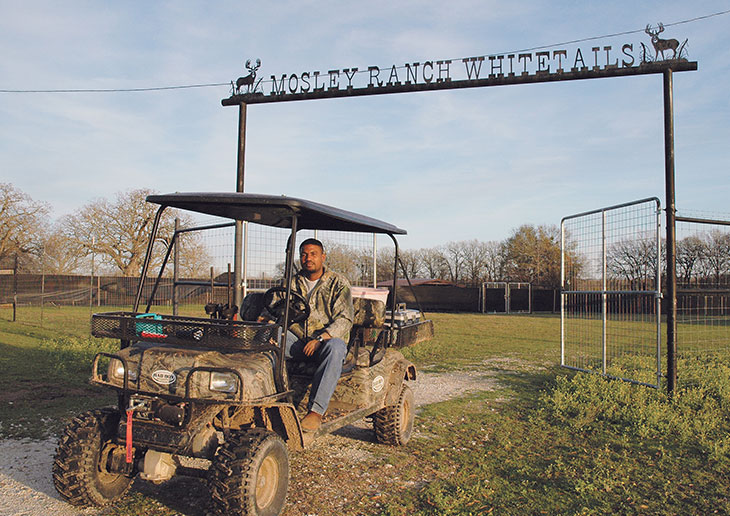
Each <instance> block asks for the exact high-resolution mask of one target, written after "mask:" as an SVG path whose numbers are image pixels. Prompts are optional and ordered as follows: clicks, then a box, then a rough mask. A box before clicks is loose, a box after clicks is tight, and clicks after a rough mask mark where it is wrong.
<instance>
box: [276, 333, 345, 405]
mask: <svg viewBox="0 0 730 516" xmlns="http://www.w3.org/2000/svg"><path fill="white" fill-rule="evenodd" d="M306 345H307V343H306V342H305V341H303V340H299V339H298V338H297V336H296V335H294V334H293V333H292V332H287V334H286V354H285V356H286V358H287V359H293V360H296V361H299V362H314V363H316V364H317V370H316V371H315V373H314V376H313V377H312V391H311V392H310V394H309V406H308V407H307V408H308V409H309V410H311V411H312V412H316V413H317V414H320V415H322V414H324V413H325V412H327V407H328V406H329V404H330V398H331V397H332V394H333V393H334V392H335V387H337V381H338V380H339V379H340V375H342V364H343V363H344V361H345V355H347V344H345V341H344V340H342V339H329V340H326V341H324V342H323V343H322V345H321V346H319V348H318V349H317V351H316V352H315V353H314V355H312V356H311V357H308V356H307V355H305V354H304V346H306Z"/></svg>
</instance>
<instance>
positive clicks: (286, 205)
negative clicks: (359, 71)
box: [53, 193, 433, 515]
mask: <svg viewBox="0 0 730 516" xmlns="http://www.w3.org/2000/svg"><path fill="white" fill-rule="evenodd" d="M147 201H149V202H152V203H156V204H159V205H160V208H159V210H158V212H157V215H156V219H155V222H154V225H153V230H152V234H151V235H150V241H149V243H148V247H147V256H146V258H145V262H144V266H143V272H142V276H141V279H140V283H139V286H138V288H137V294H136V299H135V303H134V307H133V310H132V311H131V312H108V313H98V314H94V315H93V316H92V334H93V335H94V336H97V337H107V338H109V337H111V338H115V339H119V341H120V349H119V351H118V352H116V353H99V354H97V355H96V357H95V359H94V362H93V364H92V376H91V380H90V381H91V383H92V384H96V385H101V386H105V387H108V388H111V389H114V390H115V391H116V393H117V396H118V403H117V406H116V407H111V408H102V409H98V410H92V411H89V412H86V413H84V414H81V415H79V416H78V417H76V418H74V419H73V420H72V421H71V423H70V424H69V425H68V426H67V427H66V429H65V430H64V432H63V434H62V436H61V438H60V441H59V444H58V448H57V450H56V455H55V460H54V464H53V481H54V484H55V486H56V489H57V490H58V492H59V493H60V494H61V495H62V497H63V498H65V499H66V500H68V501H69V502H70V503H72V504H74V505H79V506H98V505H105V504H109V503H111V502H113V501H114V500H117V499H118V498H120V497H121V496H123V495H124V494H125V492H126V491H127V489H128V488H129V486H130V483H131V482H132V480H133V479H134V478H135V477H137V476H139V477H140V478H142V479H144V480H147V481H150V482H155V483H160V482H164V481H166V480H169V479H170V478H172V477H173V476H174V475H194V476H199V477H203V478H205V479H207V482H208V485H209V489H210V501H211V504H212V510H213V512H216V513H219V514H231V515H276V514H279V513H280V512H281V510H282V509H283V507H284V504H285V499H286V494H287V489H288V481H289V453H290V452H291V451H296V450H300V449H302V448H304V447H306V446H307V445H308V444H310V443H311V442H312V441H313V440H314V439H316V438H317V437H319V436H321V435H324V434H326V433H329V432H332V431H334V430H336V429H338V428H341V427H343V426H345V425H347V424H350V423H351V422H354V421H356V420H359V419H362V418H365V417H369V418H372V422H373V426H374V430H375V436H376V438H377V440H378V441H380V442H382V443H385V444H390V445H403V444H405V443H407V442H408V440H409V439H410V437H411V433H412V430H413V418H414V398H413V391H412V390H411V388H410V387H409V385H408V384H409V382H412V381H414V380H415V379H416V368H415V367H414V365H413V364H412V363H410V362H409V361H408V360H406V359H405V358H404V357H403V355H402V354H401V353H400V352H399V351H398V350H397V347H399V346H402V345H407V344H409V343H412V342H416V341H420V340H425V339H428V338H430V337H431V336H432V335H433V324H432V322H431V321H429V320H425V318H422V319H420V320H418V321H411V322H408V323H406V324H400V325H398V324H397V321H396V316H397V310H396V292H395V288H396V284H397V282H396V281H393V286H392V291H391V292H390V301H389V302H390V307H391V310H390V312H389V317H386V313H387V312H386V306H385V302H384V301H383V299H380V300H374V299H368V298H367V296H366V297H355V298H354V299H353V305H354V309H355V316H354V325H353V329H352V333H351V335H352V336H351V338H350V342H349V344H348V348H349V349H348V355H347V357H346V359H345V363H344V365H343V373H342V376H341V378H340V380H339V383H338V386H337V388H336V390H335V393H334V395H333V397H332V400H331V402H330V408H329V410H328V412H327V414H326V415H325V418H324V420H323V424H322V426H321V427H320V428H319V430H317V431H316V432H314V433H306V432H303V431H302V429H301V427H300V423H299V421H300V417H301V416H302V415H303V413H304V411H305V407H306V402H307V397H308V395H309V387H310V384H309V379H310V376H309V374H311V371H307V370H306V367H303V366H302V364H301V363H295V362H291V361H287V360H285V342H286V330H287V328H288V327H289V326H290V325H291V324H294V323H295V322H300V321H305V320H306V319H307V317H308V315H309V305H308V303H307V301H306V300H305V299H304V298H302V297H301V296H299V295H297V294H296V293H295V292H292V291H291V286H290V285H291V283H292V282H291V279H292V275H293V274H294V272H293V267H292V264H293V263H295V258H296V254H295V253H296V248H295V242H296V235H297V232H298V231H300V230H303V229H320V230H338V231H351V232H365V233H377V234H385V235H389V236H390V237H391V238H392V240H393V242H394V245H395V249H396V253H395V256H396V263H395V264H394V269H393V270H394V276H396V277H397V263H398V244H397V241H396V238H395V236H396V235H401V234H405V231H404V230H402V229H399V228H398V227H396V226H393V225H390V224H388V223H385V222H382V221H379V220H375V219H372V218H369V217H366V216H363V215H358V214H355V213H351V212H348V211H344V210H340V209H337V208H333V207H330V206H325V205H322V204H318V203H314V202H310V201H306V200H302V199H296V198H289V197H283V196H267V195H254V194H245V193H174V194H168V195H151V196H149V197H147ZM168 207H172V208H178V209H182V210H189V211H192V212H197V213H203V214H208V215H214V216H220V217H225V218H228V219H232V220H234V221H250V222H255V223H257V224H262V225H267V226H273V227H279V228H287V229H289V230H290V235H289V239H288V244H287V249H286V264H287V266H285V270H286V272H285V278H284V281H283V283H282V285H283V286H278V287H274V288H272V289H269V290H268V291H267V292H266V293H264V294H262V293H253V294H249V295H247V296H246V297H245V299H244V300H243V303H242V307H241V310H240V312H239V310H238V308H237V307H232V306H228V305H226V306H220V305H208V306H206V310H205V311H206V313H207V314H208V316H209V317H203V314H201V317H183V316H178V315H164V314H159V313H152V312H151V310H152V309H153V307H154V296H155V292H156V291H157V288H158V285H159V283H160V279H161V278H162V276H163V271H164V268H165V265H166V264H167V263H168V261H169V258H170V253H171V250H172V248H173V246H172V245H171V246H169V248H168V251H167V256H166V257H165V259H164V263H163V265H162V267H161V269H160V271H159V274H158V276H157V279H156V281H155V282H154V284H153V285H151V286H149V285H147V286H145V278H146V276H147V273H148V270H149V267H150V260H151V256H152V246H153V242H154V241H155V238H156V233H157V231H158V228H159V225H160V224H159V222H160V218H161V215H162V212H163V210H165V209H166V208H168ZM365 290H367V289H365ZM145 292H147V293H148V294H149V300H148V303H147V306H146V309H145V310H144V311H139V307H140V300H141V298H142V296H143V293H145ZM262 310H265V311H267V312H268V316H267V318H265V319H266V321H267V322H259V321H260V318H259V317H258V316H259V315H260V314H261V312H262ZM239 314H240V316H239Z"/></svg>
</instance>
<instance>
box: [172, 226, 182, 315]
mask: <svg viewBox="0 0 730 516" xmlns="http://www.w3.org/2000/svg"><path fill="white" fill-rule="evenodd" d="M179 230H180V217H175V233H174V235H173V237H172V242H171V243H170V245H173V246H175V247H174V249H173V251H174V253H175V254H174V255H173V258H172V315H177V312H178V298H177V282H178V280H179V279H180V236H179V235H178V231H179Z"/></svg>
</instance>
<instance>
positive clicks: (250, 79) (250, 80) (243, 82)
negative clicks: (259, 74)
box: [231, 59, 261, 95]
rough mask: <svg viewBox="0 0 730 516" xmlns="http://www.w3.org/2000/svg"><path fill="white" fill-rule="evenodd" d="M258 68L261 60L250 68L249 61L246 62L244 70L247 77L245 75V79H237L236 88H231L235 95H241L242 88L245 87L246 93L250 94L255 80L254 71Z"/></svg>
mask: <svg viewBox="0 0 730 516" xmlns="http://www.w3.org/2000/svg"><path fill="white" fill-rule="evenodd" d="M260 66H261V59H257V60H256V65H255V66H251V60H250V59H247V60H246V69H247V70H248V75H246V76H245V77H239V78H238V79H237V80H236V86H235V88H233V91H234V93H235V94H236V95H239V94H240V93H241V87H242V86H246V87H247V90H246V91H247V92H248V93H251V90H252V89H253V86H254V81H255V80H256V70H258V69H259V67H260ZM231 86H233V82H231Z"/></svg>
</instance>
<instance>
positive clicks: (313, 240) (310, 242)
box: [299, 238, 324, 254]
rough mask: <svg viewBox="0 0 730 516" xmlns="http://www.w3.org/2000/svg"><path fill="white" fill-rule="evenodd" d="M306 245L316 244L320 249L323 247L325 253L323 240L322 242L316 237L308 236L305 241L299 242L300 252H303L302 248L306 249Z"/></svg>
mask: <svg viewBox="0 0 730 516" xmlns="http://www.w3.org/2000/svg"><path fill="white" fill-rule="evenodd" d="M305 245H316V246H318V247H319V248H320V249H322V252H323V253H324V246H323V245H322V242H320V241H319V240H317V239H316V238H307V239H306V240H305V241H304V242H302V243H301V244H299V254H301V253H302V249H304V246H305Z"/></svg>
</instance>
